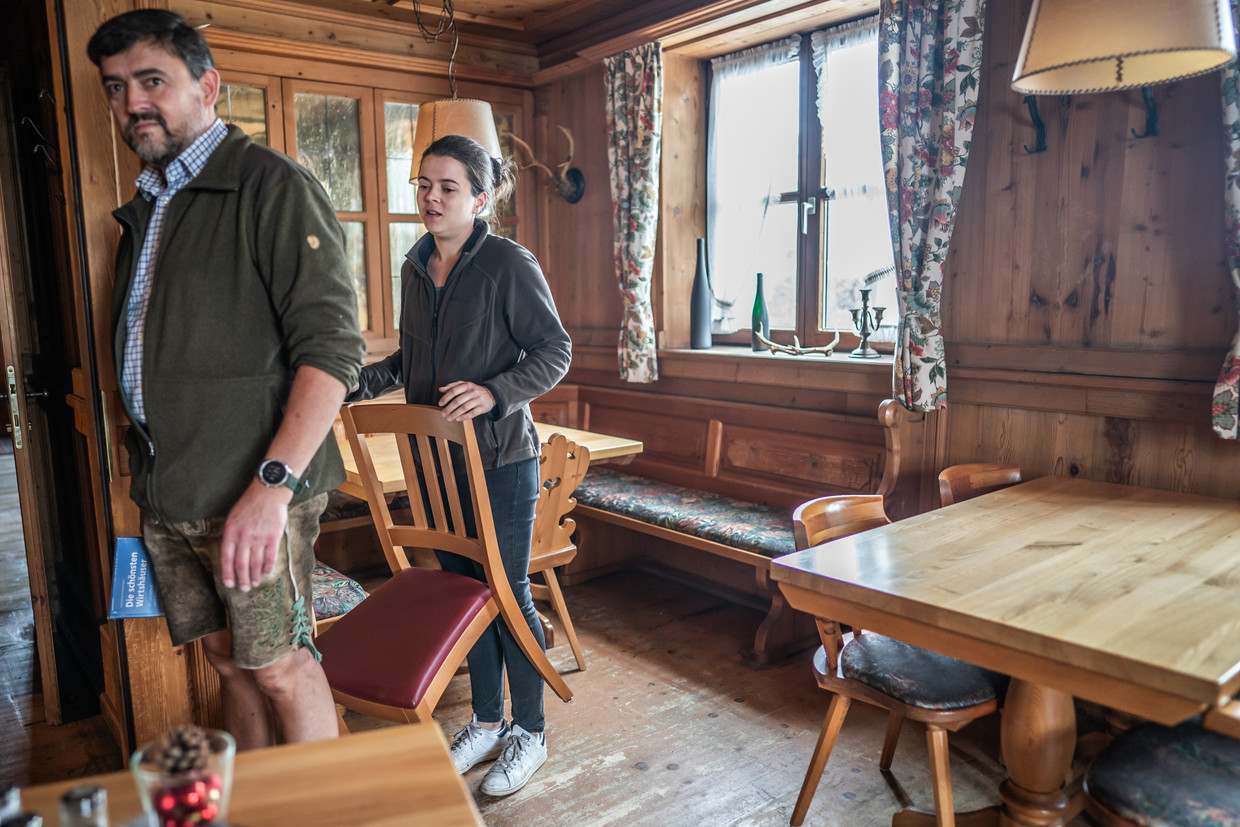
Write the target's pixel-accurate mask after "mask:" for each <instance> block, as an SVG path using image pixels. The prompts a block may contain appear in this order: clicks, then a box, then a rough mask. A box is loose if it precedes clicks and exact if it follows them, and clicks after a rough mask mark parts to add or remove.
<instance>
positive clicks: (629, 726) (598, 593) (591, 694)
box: [0, 455, 1090, 827]
mask: <svg viewBox="0 0 1240 827" xmlns="http://www.w3.org/2000/svg"><path fill="white" fill-rule="evenodd" d="M27 589H28V585H27V583H26V581H25V560H24V556H23V554H22V553H21V532H20V516H19V514H18V511H17V502H16V487H15V483H14V482H13V466H12V457H11V456H3V455H0V784H13V783H17V784H29V783H38V782H42V781H51V780H57V779H61V778H73V777H80V776H83V775H87V774H90V773H94V772H102V771H105V770H114V769H118V768H120V766H121V756H120V755H119V753H118V751H117V748H116V746H115V744H114V743H113V742H112V741H111V738H110V736H109V735H108V733H107V731H106V729H105V727H104V726H103V724H102V720H101V719H100V718H98V717H95V718H91V719H87V720H85V721H79V722H75V723H72V724H65V725H63V726H59V727H49V726H47V725H46V724H45V723H43V722H42V708H41V703H40V695H39V690H38V687H37V685H36V683H35V681H36V679H35V678H34V677H33V676H34V675H35V674H37V670H36V669H35V664H34V649H33V643H32V629H33V625H32V622H31V618H30V605H29V594H28V591H27ZM566 597H567V600H568V603H569V608H570V610H571V611H572V612H573V618H574V621H575V623H576V626H577V630H578V634H579V636H580V637H581V640H582V643H583V645H584V646H585V650H586V661H587V666H588V669H587V670H586V671H585V672H576V671H573V670H575V668H576V665H575V663H574V661H573V656H572V652H571V651H570V650H569V648H568V646H567V644H566V643H565V641H564V638H563V635H562V634H561V635H559V636H558V638H557V641H556V643H557V645H556V647H555V648H554V649H553V651H552V662H553V663H555V664H556V665H557V666H558V667H559V668H560V669H561V670H563V671H564V672H565V675H566V680H567V681H568V683H569V685H570V686H571V687H572V689H573V691H574V692H575V693H576V697H575V698H574V700H573V701H572V703H569V704H564V703H561V702H560V701H559V699H557V698H555V697H554V696H553V695H552V694H551V693H547V701H546V709H547V737H548V748H549V759H548V761H547V764H546V765H545V766H544V767H543V768H542V769H541V770H540V771H539V772H538V774H537V775H535V776H534V779H533V780H532V781H531V782H530V784H529V785H528V786H527V787H526V788H525V789H524V790H522V791H521V792H519V793H517V794H516V795H513V796H510V797H508V798H502V799H493V798H490V797H488V796H485V795H482V794H481V793H480V792H478V789H477V788H478V784H479V783H480V782H481V780H482V776H483V774H484V773H485V768H484V767H478V768H475V769H474V770H472V771H471V772H470V773H469V775H468V776H467V778H466V781H467V783H468V785H469V787H470V789H472V790H473V791H474V794H475V798H476V800H477V801H478V804H479V808H480V809H481V811H482V814H483V817H484V818H485V819H486V823H487V824H488V825H493V827H498V826H499V825H522V827H524V826H525V825H538V826H539V827H542V825H547V826H548V827H560V826H561V825H562V826H563V827H575V825H630V824H638V825H685V826H686V827H711V825H741V824H743V825H785V824H787V823H788V818H789V816H790V814H791V811H792V806H793V804H794V802H795V800H796V796H797V792H798V790H799V789H800V786H801V780H802V777H803V774H804V772H805V767H806V765H807V764H808V762H809V754H810V751H811V750H812V748H813V745H814V740H815V738H816V737H817V734H818V728H819V725H820V724H821V720H822V716H823V714H825V712H826V707H827V695H826V693H824V692H822V691H821V690H819V689H818V688H817V686H816V685H815V683H814V680H813V677H812V676H811V673H810V667H809V662H808V659H809V653H808V652H807V653H803V654H802V655H800V656H797V657H794V658H792V659H790V660H789V661H787V662H786V663H784V664H781V665H779V666H776V667H774V668H771V669H766V670H763V671H754V670H751V669H747V668H745V667H743V666H741V665H740V664H739V657H738V654H737V653H738V651H739V650H740V649H741V647H742V646H744V644H745V642H746V641H747V640H749V639H751V635H752V632H753V629H754V627H755V626H756V625H757V623H758V621H759V620H760V615H759V614H758V613H756V612H753V611H751V610H748V609H744V608H740V607H737V606H734V605H732V604H729V603H727V602H725V601H722V600H720V599H718V598H716V597H714V596H712V595H708V594H705V593H702V592H700V591H696V590H694V589H691V588H688V587H686V586H683V585H680V584H677V583H671V582H668V581H666V580H664V579H662V578H659V577H656V576H654V575H651V574H647V573H643V572H637V571H633V572H622V573H619V574H615V575H611V576H609V577H604V578H599V579H598V580H595V581H591V582H589V583H584V584H581V585H579V586H574V587H573V588H571V589H569V590H568V591H567V594H566ZM469 714H470V709H469V687H468V682H467V680H466V679H464V678H458V679H457V680H456V681H455V682H454V684H453V685H452V687H450V689H449V691H448V694H447V695H446V696H445V698H444V700H443V702H442V703H441V705H440V709H439V711H438V713H437V718H438V720H439V724H440V726H442V727H443V729H444V731H445V732H447V733H449V734H451V733H452V732H454V731H455V730H456V729H457V728H459V727H460V726H461V725H462V724H463V723H465V722H466V721H468V719H469ZM349 723H350V725H351V727H352V728H353V729H354V730H355V731H357V730H362V729H368V728H374V727H379V726H387V725H388V724H385V723H384V722H381V721H375V720H372V719H366V718H362V717H360V716H355V715H353V714H352V713H350V715H349ZM884 723H885V719H884V716H883V715H882V714H881V713H880V712H879V711H877V710H874V709H872V708H870V707H867V706H866V705H864V704H854V705H853V708H852V710H851V711H850V713H849V715H848V720H847V721H846V722H845V725H844V730H843V733H842V734H841V736H840V739H839V742H838V744H837V746H836V748H835V752H834V754H833V755H832V758H831V762H830V764H829V765H828V767H827V773H826V775H825V776H824V778H823V781H822V784H821V785H820V787H819V789H818V793H817V795H816V796H815V798H814V803H813V806H812V807H811V808H810V811H809V816H808V818H807V820H806V823H807V824H811V825H832V826H833V827H868V825H874V826H875V827H879V825H887V824H890V823H891V815H892V813H894V812H895V811H896V810H897V809H899V808H900V807H901V806H903V803H902V802H907V801H908V800H909V799H911V801H912V803H914V804H916V805H919V806H924V807H930V806H932V804H933V798H932V795H931V792H930V786H929V770H928V765H927V760H926V748H925V739H924V737H923V735H922V732H921V731H920V730H919V728H918V727H917V726H916V725H909V726H908V727H907V729H906V731H905V733H904V736H903V737H902V738H901V741H900V746H899V748H898V749H897V751H896V757H895V763H894V765H893V773H892V774H891V776H889V777H887V778H884V775H883V774H882V773H880V772H879V770H878V752H879V745H880V743H881V740H882V733H883V726H884ZM996 743H997V719H991V720H989V721H982V722H979V723H977V724H975V725H974V726H972V727H970V728H968V729H966V730H964V731H962V732H961V733H958V734H955V735H953V736H952V738H951V746H952V774H953V782H954V783H953V786H954V789H955V796H956V803H957V806H958V807H959V808H960V809H968V808H972V807H978V806H983V805H985V804H988V803H993V802H994V801H996V800H997V792H996V785H997V784H998V782H999V780H1001V779H1002V777H1003V775H1004V773H1003V770H1002V767H1001V766H1000V765H999V762H998V760H997V758H996ZM1089 823H1090V822H1088V821H1087V820H1085V819H1084V818H1078V819H1076V820H1074V821H1073V822H1072V824H1073V827H1079V826H1080V825H1087V824H1089Z"/></svg>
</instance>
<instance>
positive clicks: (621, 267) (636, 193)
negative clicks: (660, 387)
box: [603, 43, 663, 382]
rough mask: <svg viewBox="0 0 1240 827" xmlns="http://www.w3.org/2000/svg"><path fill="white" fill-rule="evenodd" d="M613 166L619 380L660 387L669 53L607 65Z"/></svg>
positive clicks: (647, 50) (652, 51)
mask: <svg viewBox="0 0 1240 827" xmlns="http://www.w3.org/2000/svg"><path fill="white" fill-rule="evenodd" d="M603 63H604V66H605V68H606V71H607V77H606V85H607V160H608V162H609V164H610V166H611V203H612V213H613V215H614V218H615V228H616V278H617V279H618V280H619V282H620V296H621V297H622V298H623V300H624V326H623V327H622V328H621V329H620V345H619V356H620V378H621V379H624V380H625V381H628V382H654V381H656V380H657V379H658V378H659V363H658V359H657V358H656V352H655V340H654V307H653V305H652V304H651V302H650V283H651V280H652V279H653V277H654V242H655V231H656V230H657V229H658V225H659V148H660V145H661V143H662V141H661V139H662V134H663V49H662V46H661V45H660V44H658V43H647V44H646V45H644V46H638V47H636V48H634V49H629V50H628V51H627V52H622V53H620V54H618V55H612V56H611V57H609V58H606V59H605V60H604V61H603Z"/></svg>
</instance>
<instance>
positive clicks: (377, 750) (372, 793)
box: [21, 723, 482, 827]
mask: <svg viewBox="0 0 1240 827" xmlns="http://www.w3.org/2000/svg"><path fill="white" fill-rule="evenodd" d="M85 783H96V784H101V785H103V786H104V787H105V788H106V789H107V791H108V814H109V820H110V822H111V823H112V824H123V823H125V822H126V821H129V820H130V819H133V818H136V817H137V816H139V815H141V814H142V805H141V802H140V801H139V800H138V791H137V788H136V787H135V786H134V781H133V776H131V775H130V774H129V773H128V772H115V773H110V774H107V775H98V776H93V777H91V778H78V779H74V780H71V781H61V782H57V783H55V784H42V785H40V786H37V787H28V788H26V789H24V790H22V793H21V794H22V806H23V807H24V808H25V809H26V810H30V811H32V812H37V813H39V814H41V815H42V816H43V818H44V819H45V822H44V823H46V824H48V825H54V824H56V823H58V822H57V821H56V815H55V814H56V813H57V811H58V808H59V801H60V796H61V795H62V794H64V793H65V792H66V791H67V790H70V789H72V788H73V787H76V786H78V785H79V784H85ZM228 820H229V823H233V824H238V825H245V827H306V825H311V824H313V825H316V827H333V826H338V827H354V825H358V824H366V825H392V827H396V825H402V827H408V825H427V826H428V827H441V825H480V824H482V818H481V816H480V815H479V814H478V808H477V807H476V806H474V801H473V799H472V798H471V797H470V795H469V791H468V790H467V789H466V788H465V782H464V781H463V779H462V778H461V776H460V775H459V774H457V772H456V768H455V767H453V766H452V759H451V756H450V755H449V754H448V745H447V742H446V741H445V740H444V737H443V733H442V732H440V730H439V726H438V725H437V724H434V723H431V724H413V725H409V726H395V727H389V728H387V729H379V730H374V731H372V732H363V733H359V734H357V735H348V736H345V737H343V738H340V739H339V740H332V741H319V742H316V743H310V744H293V745H289V746H282V747H272V748H271V749H262V750H254V751H251V752H243V753H239V754H238V755H237V759H236V764H235V766H234V770H233V787H232V801H231V805H230V807H229V812H228Z"/></svg>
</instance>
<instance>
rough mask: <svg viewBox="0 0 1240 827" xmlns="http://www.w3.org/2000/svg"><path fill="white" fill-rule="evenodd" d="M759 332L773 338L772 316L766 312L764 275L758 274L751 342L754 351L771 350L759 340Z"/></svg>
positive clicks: (754, 296) (754, 295)
mask: <svg viewBox="0 0 1240 827" xmlns="http://www.w3.org/2000/svg"><path fill="white" fill-rule="evenodd" d="M758 331H762V335H763V336H765V337H766V338H768V339H769V338H771V316H770V314H769V313H767V312H766V296H765V295H763V293H762V274H761V273H759V274H758V287H757V289H756V290H754V294H753V320H752V324H751V325H750V334H749V342H750V345H751V346H752V347H753V349H754V350H770V348H769V347H767V346H766V345H764V344H762V342H761V341H759V339H758Z"/></svg>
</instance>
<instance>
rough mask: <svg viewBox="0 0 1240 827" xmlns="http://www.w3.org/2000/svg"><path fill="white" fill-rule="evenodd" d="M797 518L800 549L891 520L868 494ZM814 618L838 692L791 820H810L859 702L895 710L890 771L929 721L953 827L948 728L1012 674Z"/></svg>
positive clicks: (944, 821)
mask: <svg viewBox="0 0 1240 827" xmlns="http://www.w3.org/2000/svg"><path fill="white" fill-rule="evenodd" d="M792 519H793V527H794V530H795V534H796V540H797V548H799V549H803V548H809V547H810V546H815V545H819V544H820V543H824V542H827V541H828V540H834V539H838V538H840V537H846V536H848V535H850V534H856V533H858V532H861V531H866V530H869V529H872V528H877V527H879V526H883V525H887V524H888V523H889V522H890V520H889V519H888V518H887V515H886V513H885V512H884V510H883V498H882V497H881V496H879V495H867V494H857V495H843V496H834V497H821V498H819V499H816V500H811V501H809V502H807V503H803V504H802V505H801V506H799V507H798V508H797V509H796V511H794V512H793V515H792ZM815 620H816V622H817V624H818V633H819V636H820V637H821V638H822V643H823V645H822V646H820V647H819V648H818V649H817V651H816V652H815V653H814V658H813V663H814V676H815V678H816V679H817V681H818V685H819V686H820V687H822V688H823V689H825V690H827V691H828V692H830V693H832V697H831V703H830V705H829V706H828V708H827V715H826V718H825V719H824V720H823V723H822V729H821V731H820V732H819V735H818V742H817V744H816V745H815V746H814V752H813V755H812V756H811V758H810V764H809V768H808V769H807V770H806V773H805V781H804V783H803V784H802V785H801V792H800V794H799V795H798V797H797V802H796V805H795V807H794V808H793V811H792V818H791V823H792V825H794V827H795V826H796V825H800V824H801V823H803V822H804V820H805V815H806V813H807V812H808V810H809V806H810V803H811V801H812V800H813V798H814V793H815V791H816V790H817V788H818V783H819V781H820V780H821V779H822V773H823V770H824V769H825V768H826V765H827V760H828V759H829V758H830V757H831V750H832V748H833V747H834V746H835V741H836V738H837V737H838V736H839V733H840V729H841V727H842V726H843V723H844V717H845V715H847V713H848V708H849V706H850V705H851V703H852V702H853V701H854V700H860V701H864V702H866V703H869V704H873V705H874V706H878V707H880V708H882V709H886V710H888V712H889V716H888V719H887V731H886V734H885V736H884V739H883V747H882V754H881V756H880V758H879V767H880V768H881V769H883V770H888V769H890V768H891V762H892V759H893V757H894V755H895V748H896V742H897V741H898V739H899V737H900V730H901V728H902V726H903V723H904V720H905V719H906V718H908V719H911V720H914V721H920V722H922V723H924V724H925V725H926V740H927V743H928V745H929V748H930V768H931V775H932V780H933V788H934V804H935V811H936V815H937V823H938V824H939V825H946V827H953V825H954V824H955V812H954V809H953V803H952V790H951V774H950V769H949V764H948V753H947V733H948V732H955V731H956V730H958V729H960V728H961V727H963V726H965V725H966V724H968V723H970V722H971V721H974V720H976V719H977V718H980V717H982V716H985V715H989V714H990V713H992V712H994V711H996V710H997V709H998V708H999V705H1000V703H1001V701H1002V698H1003V694H1004V692H1005V691H1006V686H1007V678H1006V677H1005V676H1002V675H998V674H995V673H993V672H989V671H987V670H985V669H981V668H980V667H977V666H973V665H972V664H969V663H965V662H964V661H960V660H957V659H955V658H949V657H947V656H946V655H940V654H938V653H937V652H932V651H930V650H928V649H922V648H920V647H917V646H912V645H910V644H908V643H904V642H903V641H899V640H894V639H892V638H888V637H884V636H882V635H877V634H874V633H872V632H862V630H860V629H856V628H854V629H853V630H852V631H851V632H848V633H847V634H845V633H844V632H843V629H842V628H841V626H840V624H838V623H837V622H835V621H833V620H829V619H826V618H816V619H815Z"/></svg>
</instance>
